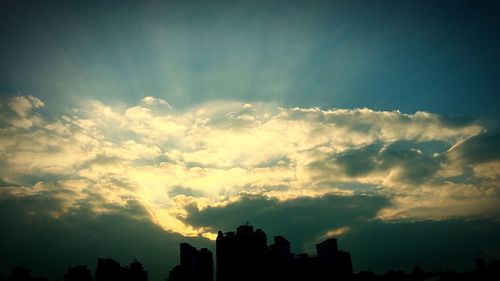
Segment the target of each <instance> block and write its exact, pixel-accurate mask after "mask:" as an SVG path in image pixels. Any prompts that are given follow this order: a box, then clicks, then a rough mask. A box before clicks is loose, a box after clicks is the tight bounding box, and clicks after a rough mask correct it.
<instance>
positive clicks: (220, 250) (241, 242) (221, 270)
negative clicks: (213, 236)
mask: <svg viewBox="0 0 500 281" xmlns="http://www.w3.org/2000/svg"><path fill="white" fill-rule="evenodd" d="M216 251H217V253H216V255H217V281H230V280H242V281H246V280H262V278H263V276H264V275H265V273H266V272H265V271H266V266H267V264H266V260H267V258H268V254H269V253H268V247H267V237H266V234H265V233H264V231H262V230H261V229H257V230H256V231H254V229H253V226H251V225H248V224H246V225H241V226H239V227H238V228H237V229H236V233H235V232H232V231H231V232H227V233H222V232H221V231H219V233H218V235H217V241H216Z"/></svg>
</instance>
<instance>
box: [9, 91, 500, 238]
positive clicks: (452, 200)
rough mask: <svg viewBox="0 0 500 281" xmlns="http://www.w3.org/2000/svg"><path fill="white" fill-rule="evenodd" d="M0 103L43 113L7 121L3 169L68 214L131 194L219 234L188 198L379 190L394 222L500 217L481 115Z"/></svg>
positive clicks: (384, 214)
mask: <svg viewBox="0 0 500 281" xmlns="http://www.w3.org/2000/svg"><path fill="white" fill-rule="evenodd" d="M1 104H2V106H3V107H8V108H11V109H10V112H11V113H12V114H11V115H16V116H18V117H19V116H21V115H23V118H34V117H36V118H35V119H36V120H35V119H33V120H35V121H36V122H35V121H32V122H31V125H30V126H24V127H19V126H16V125H15V124H14V123H12V122H10V123H9V122H6V123H2V124H3V125H2V127H1V128H0V139H1V140H2V141H1V142H0V163H2V167H3V169H2V170H1V171H0V178H1V179H2V181H3V182H5V183H9V185H12V186H20V188H18V189H17V191H16V192H17V193H16V194H18V196H21V195H22V194H32V193H33V192H36V193H37V194H38V193H39V194H47V196H52V197H56V196H60V197H61V198H63V197H64V202H66V203H65V205H64V208H62V207H61V210H59V211H58V214H64V212H66V211H67V210H69V208H70V206H71V204H73V203H75V202H79V201H81V200H84V201H86V202H89V206H90V208H92V210H93V211H94V212H95V213H97V214H106V213H109V212H112V211H113V210H110V209H109V208H107V207H106V206H107V205H113V206H115V205H116V206H124V205H126V204H127V202H128V200H130V198H132V199H134V200H135V201H136V202H137V203H138V204H140V205H141V206H143V207H144V209H145V210H147V212H148V215H149V218H150V220H151V221H153V222H155V223H157V224H158V225H160V226H161V227H162V228H164V229H165V230H167V231H173V232H177V233H180V234H182V235H186V236H199V235H204V236H206V237H213V235H214V232H213V231H214V230H213V229H208V228H207V227H205V226H204V225H197V224H192V223H191V222H190V221H188V220H187V219H186V218H187V217H188V216H189V212H187V211H186V210H187V209H186V207H187V206H192V205H193V204H195V205H196V206H197V208H199V209H200V211H201V210H204V209H206V208H211V207H221V206H226V205H228V204H231V203H234V202H236V201H238V200H240V199H241V198H245V196H257V197H259V196H260V197H262V196H263V197H265V198H269V200H278V201H279V202H285V201H290V200H298V199H301V198H313V197H318V198H322V197H323V196H326V195H331V196H353V198H355V196H360V195H363V194H372V195H374V196H382V197H383V198H387V200H389V201H390V203H391V204H387V205H386V206H384V208H383V209H381V210H379V211H378V213H377V214H378V218H379V219H384V220H397V219H408V218H415V219H443V218H450V217H476V216H495V214H498V212H497V210H498V208H496V207H495V206H497V205H499V204H497V203H498V202H499V196H498V194H500V192H499V190H498V189H499V187H498V185H497V184H496V179H497V177H498V172H497V171H498V169H497V167H498V166H497V165H498V162H497V160H496V158H497V157H496V156H495V155H496V154H498V152H497V150H498V145H497V143H498V138H497V137H496V136H491V135H488V134H486V133H484V131H485V130H486V129H487V128H486V127H485V126H484V125H481V123H480V122H478V121H476V120H472V119H464V118H461V119H460V118H458V119H457V118H447V117H444V116H440V115H437V114H432V113H427V112H416V113H415V114H403V113H401V112H398V111H390V112H389V111H374V110H370V109H367V108H363V109H349V110H348V109H330V110H322V109H319V108H281V107H277V106H276V105H273V104H268V103H254V104H248V103H239V102H228V101H218V102H212V103H206V104H202V105H200V106H197V107H194V108H191V109H187V110H184V111H176V110H174V109H172V108H171V107H170V106H168V102H167V101H165V100H163V99H159V98H155V97H146V98H144V99H142V100H141V101H140V102H139V103H138V104H137V105H130V106H124V105H109V104H104V103H103V102H101V101H97V100H88V101H83V102H82V104H81V106H79V107H78V108H74V109H71V110H68V112H66V113H65V114H61V115H60V116H59V117H57V116H56V117H54V118H51V119H48V118H47V117H46V116H44V115H43V114H41V113H38V112H37V111H36V110H37V108H40V107H41V106H42V105H43V102H42V101H40V100H39V99H38V98H36V97H32V96H27V97H24V96H21V97H13V98H10V99H7V100H5V101H2V102H1ZM3 120H7V119H3ZM30 120H32V119H30ZM474 147H488V149H489V150H491V153H488V154H484V153H483V152H482V151H481V150H480V149H477V148H474ZM21 187H22V188H21ZM8 190H9V192H14V191H12V190H14V189H12V188H10V189H8ZM55 190H65V191H72V192H73V193H61V194H58V193H57V192H54V191H55ZM63 194H64V195H63ZM68 206H69V207H68ZM346 215H347V214H346ZM338 227H342V226H341V225H336V226H332V227H331V228H329V229H325V230H322V231H328V230H332V229H334V228H338ZM322 234H324V233H322Z"/></svg>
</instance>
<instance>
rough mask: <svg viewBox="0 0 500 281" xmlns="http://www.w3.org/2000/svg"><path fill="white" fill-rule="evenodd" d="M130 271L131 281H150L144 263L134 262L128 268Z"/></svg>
mask: <svg viewBox="0 0 500 281" xmlns="http://www.w3.org/2000/svg"><path fill="white" fill-rule="evenodd" d="M126 270H127V271H128V274H127V276H128V280H129V281H148V273H147V272H146V271H145V270H144V267H143V266H142V263H140V262H138V261H137V260H134V261H133V262H132V263H130V266H129V267H128V268H126Z"/></svg>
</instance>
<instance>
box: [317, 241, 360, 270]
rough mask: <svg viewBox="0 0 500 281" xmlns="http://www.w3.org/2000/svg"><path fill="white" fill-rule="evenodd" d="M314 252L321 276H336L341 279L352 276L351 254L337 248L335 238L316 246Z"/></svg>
mask: <svg viewBox="0 0 500 281" xmlns="http://www.w3.org/2000/svg"><path fill="white" fill-rule="evenodd" d="M316 252H317V254H318V263H319V269H318V270H319V271H320V275H321V276H338V277H341V278H342V279H345V278H346V277H349V276H352V263H351V254H349V252H346V251H340V250H339V249H338V248H337V239H336V238H329V239H327V240H325V241H323V242H321V243H319V244H316ZM325 280H328V279H325Z"/></svg>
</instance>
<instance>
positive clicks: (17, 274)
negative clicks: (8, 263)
mask: <svg viewBox="0 0 500 281" xmlns="http://www.w3.org/2000/svg"><path fill="white" fill-rule="evenodd" d="M11 280H12V281H30V280H31V271H29V270H28V269H27V268H26V267H24V266H16V267H14V269H12V276H11Z"/></svg>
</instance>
